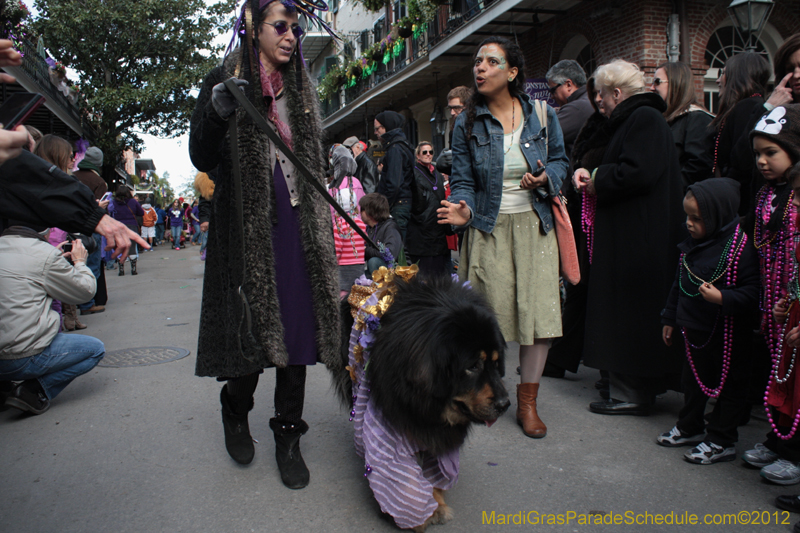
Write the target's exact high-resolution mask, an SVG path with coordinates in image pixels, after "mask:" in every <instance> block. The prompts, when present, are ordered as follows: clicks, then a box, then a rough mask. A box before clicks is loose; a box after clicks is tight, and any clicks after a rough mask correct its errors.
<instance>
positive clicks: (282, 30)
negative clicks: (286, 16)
mask: <svg viewBox="0 0 800 533" xmlns="http://www.w3.org/2000/svg"><path fill="white" fill-rule="evenodd" d="M264 24H267V25H269V26H272V27H273V28H275V33H276V34H277V35H278V37H280V36H281V35H285V34H286V32H287V31H289V23H288V22H286V21H285V20H279V21H278V22H264ZM292 33H293V34H294V36H295V38H296V39H299V38H300V36H301V35H303V28H301V27H300V25H299V24H295V25H294V26H292Z"/></svg>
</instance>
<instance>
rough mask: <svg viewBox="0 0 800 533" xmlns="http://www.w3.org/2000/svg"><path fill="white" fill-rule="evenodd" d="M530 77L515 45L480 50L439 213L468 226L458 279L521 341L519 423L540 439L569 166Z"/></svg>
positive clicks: (491, 43) (492, 44) (556, 326)
mask: <svg viewBox="0 0 800 533" xmlns="http://www.w3.org/2000/svg"><path fill="white" fill-rule="evenodd" d="M524 71H525V59H524V56H523V54H522V51H521V50H520V48H519V46H518V45H517V44H516V43H514V42H511V41H509V40H508V39H505V38H501V37H489V38H488V39H486V40H484V41H483V43H481V45H480V46H479V48H478V51H477V53H476V55H475V59H474V64H473V71H472V72H473V76H474V80H475V93H474V94H473V95H472V97H471V98H470V100H469V101H468V102H467V108H466V110H465V111H464V112H463V113H461V114H460V115H459V116H458V118H457V119H456V125H455V129H454V131H453V170H452V171H453V173H452V175H451V177H450V183H451V191H452V192H451V195H450V198H449V201H447V200H443V201H442V206H443V207H441V208H439V211H438V216H439V219H440V223H447V224H452V225H455V226H468V229H467V234H466V235H465V237H464V244H463V248H462V259H461V266H460V268H459V275H460V276H461V277H462V278H466V279H467V280H469V281H470V282H471V284H472V286H473V287H474V288H475V289H476V290H479V291H481V292H483V293H484V294H485V295H486V297H487V298H488V299H489V303H491V305H492V307H493V308H494V309H495V311H496V313H497V319H498V321H499V323H500V329H501V330H502V331H503V335H504V337H505V339H506V341H516V342H519V344H520V348H519V359H520V381H521V383H520V385H518V386H517V422H518V423H519V424H520V425H521V426H522V431H523V433H524V434H525V435H526V436H528V437H532V438H542V437H544V436H545V435H546V434H547V426H545V424H544V422H542V420H541V418H540V417H539V414H538V410H537V405H536V400H537V397H538V393H539V380H540V378H541V376H542V370H543V369H544V365H545V363H546V362H547V350H548V347H549V344H550V340H551V339H553V338H554V337H560V336H561V312H560V311H561V306H560V304H559V289H558V287H559V285H558V283H559V273H558V259H559V257H558V243H557V241H556V236H555V232H554V231H553V212H552V207H551V200H552V198H553V196H555V195H556V194H557V193H558V191H559V190H560V189H561V183H562V180H563V179H564V178H565V177H566V170H567V164H568V160H567V156H566V154H565V153H564V139H563V137H562V135H561V127H560V126H559V124H558V119H557V118H556V115H555V112H554V111H553V110H552V109H551V108H550V107H547V109H546V114H547V123H546V124H542V123H540V122H539V118H538V117H537V113H536V110H535V108H534V105H533V104H532V102H531V100H530V98H528V96H527V95H526V94H525V90H524V87H525V81H524V80H525V72H524ZM500 170H502V172H500Z"/></svg>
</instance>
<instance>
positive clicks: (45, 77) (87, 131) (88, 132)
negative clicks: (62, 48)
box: [17, 39, 97, 140]
mask: <svg viewBox="0 0 800 533" xmlns="http://www.w3.org/2000/svg"><path fill="white" fill-rule="evenodd" d="M17 44H19V51H20V52H21V53H22V70H24V71H25V73H26V74H27V75H28V76H29V77H30V78H31V79H32V80H33V81H34V83H36V85H37V86H38V88H39V90H40V91H41V92H42V93H44V94H45V95H46V96H47V97H48V99H49V100H50V101H55V102H56V103H57V104H58V105H59V106H60V107H61V108H62V109H63V110H64V111H65V112H66V113H67V114H69V116H70V117H72V119H73V120H74V121H75V122H76V123H77V124H80V125H81V128H83V131H84V137H85V138H87V139H89V140H94V139H96V138H97V132H96V131H95V129H94V127H93V126H92V125H91V123H90V122H89V121H88V120H87V118H86V116H85V113H86V111H85V110H83V109H81V108H79V107H78V106H77V105H76V104H74V103H72V102H71V101H70V100H69V98H67V97H66V96H64V93H62V92H61V91H59V90H58V89H56V87H55V86H54V85H53V82H52V81H50V68H49V67H48V65H47V62H46V61H45V60H44V58H42V56H40V55H39V53H38V52H37V51H36V47H35V46H34V45H33V43H31V42H30V41H28V40H27V39H19V40H18V41H17Z"/></svg>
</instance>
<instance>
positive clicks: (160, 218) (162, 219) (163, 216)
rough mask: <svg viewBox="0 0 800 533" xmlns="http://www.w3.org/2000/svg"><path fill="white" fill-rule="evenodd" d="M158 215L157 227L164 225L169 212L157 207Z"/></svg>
mask: <svg viewBox="0 0 800 533" xmlns="http://www.w3.org/2000/svg"><path fill="white" fill-rule="evenodd" d="M156 214H157V215H158V218H156V226H160V225H161V224H164V222H165V221H166V218H167V212H166V211H164V210H163V209H161V208H160V207H156Z"/></svg>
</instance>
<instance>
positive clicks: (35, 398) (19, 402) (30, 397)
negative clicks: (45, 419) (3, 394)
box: [6, 380, 50, 415]
mask: <svg viewBox="0 0 800 533" xmlns="http://www.w3.org/2000/svg"><path fill="white" fill-rule="evenodd" d="M31 389H38V390H36V391H35V392H34V391H33V390H31ZM6 405H7V406H9V407H16V408H17V409H19V410H21V411H27V412H28V413H33V414H35V415H40V414H42V413H44V412H45V411H47V410H48V409H50V400H48V399H47V396H46V395H45V393H44V391H43V390H42V387H41V385H39V383H38V382H36V383H35V385H31V384H30V380H29V381H23V382H22V383H20V384H19V385H17V386H16V387H14V390H12V391H11V394H9V395H8V398H6Z"/></svg>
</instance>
